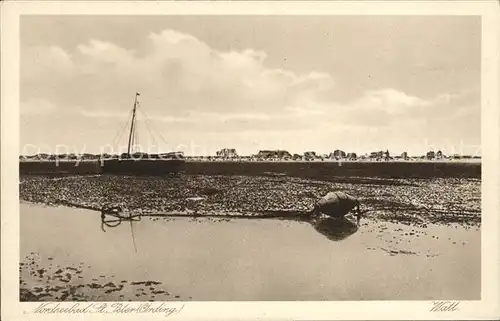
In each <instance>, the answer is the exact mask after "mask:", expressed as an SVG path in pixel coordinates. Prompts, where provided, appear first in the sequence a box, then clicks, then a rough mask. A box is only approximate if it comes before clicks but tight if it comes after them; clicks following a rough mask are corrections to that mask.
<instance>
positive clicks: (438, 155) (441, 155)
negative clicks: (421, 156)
mask: <svg viewBox="0 0 500 321" xmlns="http://www.w3.org/2000/svg"><path fill="white" fill-rule="evenodd" d="M436 158H437V159H442V158H443V152H442V151H440V150H438V152H437V153H436Z"/></svg>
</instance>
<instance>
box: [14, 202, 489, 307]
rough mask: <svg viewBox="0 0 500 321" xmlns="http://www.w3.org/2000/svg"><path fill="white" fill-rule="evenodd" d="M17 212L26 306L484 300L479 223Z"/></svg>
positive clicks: (43, 209) (42, 209)
mask: <svg viewBox="0 0 500 321" xmlns="http://www.w3.org/2000/svg"><path fill="white" fill-rule="evenodd" d="M20 212H21V213H20V215H21V217H20V224H21V231H20V233H21V234H20V235H21V240H20V241H21V244H20V245H21V248H20V251H21V253H20V255H21V256H20V258H21V265H20V288H21V299H22V300H43V301H70V300H92V301H100V300H103V301H116V300H119V301H123V300H132V301H136V300H137V301H148V300H155V301H168V300H195V301H196V300H198V301H207V300H210V301H212V300H215V301H219V300H238V301H239V300H241V301H245V300H437V299H447V300H452V299H454V300H475V299H480V290H481V289H480V282H481V277H480V276H481V266H480V263H481V246H480V235H481V234H480V228H479V227H477V226H475V227H470V226H468V225H464V224H452V223H449V222H448V223H447V224H445V225H443V224H432V223H427V224H426V225H425V227H422V226H414V225H408V224H401V223H391V222H388V221H382V220H380V219H375V218H368V219H365V220H363V221H362V225H361V226H360V227H359V229H358V228H357V227H356V226H355V225H354V224H352V223H350V222H349V221H347V220H346V221H333V220H324V219H323V220H317V221H314V222H312V221H311V222H299V221H293V220H277V219H251V220H248V219H232V220H229V219H211V218H197V219H193V218H175V219H172V218H163V217H143V219H142V220H141V221H140V222H134V223H133V230H134V235H135V241H136V245H137V252H135V251H134V246H133V242H132V236H131V227H130V222H122V223H121V224H119V225H118V226H117V227H114V228H105V232H103V231H102V230H101V219H100V213H98V212H95V211H88V210H83V209H74V208H68V207H53V206H42V205H34V204H28V203H26V202H23V203H22V204H21V211H20Z"/></svg>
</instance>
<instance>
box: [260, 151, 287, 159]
mask: <svg viewBox="0 0 500 321" xmlns="http://www.w3.org/2000/svg"><path fill="white" fill-rule="evenodd" d="M257 157H258V158H291V157H292V155H291V154H290V153H289V152H288V151H286V150H261V151H259V153H258V154H257Z"/></svg>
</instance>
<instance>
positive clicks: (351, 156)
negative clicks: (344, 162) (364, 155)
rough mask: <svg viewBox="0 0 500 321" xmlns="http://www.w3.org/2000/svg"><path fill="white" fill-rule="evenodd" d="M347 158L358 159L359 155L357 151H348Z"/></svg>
mask: <svg viewBox="0 0 500 321" xmlns="http://www.w3.org/2000/svg"><path fill="white" fill-rule="evenodd" d="M346 158H347V159H349V160H355V159H358V155H356V153H347V156H346Z"/></svg>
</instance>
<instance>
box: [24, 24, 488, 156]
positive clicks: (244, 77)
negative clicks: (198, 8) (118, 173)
mask: <svg viewBox="0 0 500 321" xmlns="http://www.w3.org/2000/svg"><path fill="white" fill-rule="evenodd" d="M20 28H21V30H20V55H21V60H20V61H21V65H20V76H21V80H20V127H21V128H20V129H21V133H20V153H21V154H35V153H42V152H45V153H54V152H57V153H66V152H67V153H99V152H123V151H124V149H125V148H126V144H127V133H126V132H125V130H124V128H125V125H127V120H128V118H129V116H130V112H131V109H132V107H133V104H134V96H135V93H136V92H139V93H140V97H139V102H140V105H139V107H138V112H137V115H138V117H137V126H138V135H139V137H138V142H139V144H140V145H141V149H142V150H143V151H150V152H159V151H160V152H162V151H172V150H175V151H183V152H184V153H185V154H186V155H215V153H216V151H217V150H220V149H222V148H235V149H236V150H237V152H238V153H239V154H240V155H251V154H255V153H257V152H258V151H259V150H262V149H284V150H288V151H289V152H291V153H298V154H302V153H303V152H305V151H316V152H317V153H320V154H324V153H326V154H328V153H330V152H332V151H333V150H335V149H341V150H344V151H346V152H355V153H358V154H364V153H369V152H371V151H376V150H389V151H390V153H391V154H400V153H402V152H403V151H407V152H408V153H409V154H410V155H421V154H423V153H425V152H426V151H428V150H436V151H437V150H442V151H443V152H444V153H445V154H452V153H462V154H480V144H481V141H480V139H481V131H480V124H481V119H480V118H481V97H480V92H481V82H480V81H481V79H480V73H481V21H480V18H479V17H473V16H467V17H465V16H446V17H445V16H399V17H398V16H22V17H21V25H20ZM120 133H121V134H120Z"/></svg>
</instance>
